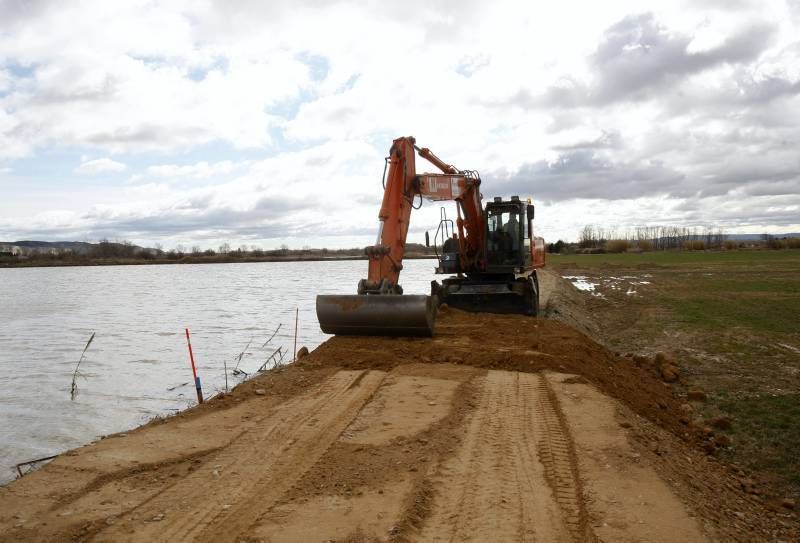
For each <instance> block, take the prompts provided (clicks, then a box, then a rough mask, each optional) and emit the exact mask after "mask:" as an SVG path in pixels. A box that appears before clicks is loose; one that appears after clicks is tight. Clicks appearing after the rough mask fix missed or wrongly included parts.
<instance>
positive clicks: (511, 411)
mask: <svg viewBox="0 0 800 543" xmlns="http://www.w3.org/2000/svg"><path fill="white" fill-rule="evenodd" d="M569 451H570V445H569V438H568V434H567V432H566V427H565V426H564V425H563V424H562V421H561V419H559V415H558V411H557V408H556V407H555V405H554V404H553V399H552V397H551V395H550V394H549V393H548V390H547V385H546V383H544V379H543V377H542V376H541V375H539V374H526V373H517V372H506V371H490V372H489V373H488V374H487V375H486V377H485V378H483V389H482V393H481V396H480V399H479V401H478V406H477V407H476V408H475V411H474V412H473V413H472V415H471V418H470V419H469V422H468V424H467V430H466V436H465V438H464V441H463V444H462V447H461V449H460V450H459V451H458V452H456V453H455V454H454V455H453V457H451V458H450V459H448V460H447V461H445V462H444V464H443V465H442V466H441V468H440V470H439V471H438V472H437V473H436V474H435V475H433V476H432V477H431V478H430V481H431V483H432V487H433V489H434V492H435V496H436V497H435V499H434V500H433V507H432V511H431V514H430V516H429V518H428V520H427V522H425V523H424V526H423V527H422V530H421V532H420V537H419V539H420V540H424V541H486V540H503V541H528V542H531V541H541V542H547V541H586V540H587V535H589V534H588V532H587V531H586V530H585V527H586V525H587V524H586V522H585V517H586V515H585V508H584V507H583V499H582V496H581V494H580V492H581V488H580V484H579V482H578V479H577V468H576V464H575V462H574V455H570V452H569ZM589 540H591V538H589Z"/></svg>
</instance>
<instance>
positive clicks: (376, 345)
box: [303, 308, 699, 438]
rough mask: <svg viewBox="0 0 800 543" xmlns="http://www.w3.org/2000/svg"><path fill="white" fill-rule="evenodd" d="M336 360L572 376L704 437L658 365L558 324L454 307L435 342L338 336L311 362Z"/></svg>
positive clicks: (354, 365)
mask: <svg viewBox="0 0 800 543" xmlns="http://www.w3.org/2000/svg"><path fill="white" fill-rule="evenodd" d="M332 361H335V363H336V364H337V365H338V366H341V367H345V368H350V369H368V368H369V369H382V370H390V369H392V368H394V367H395V366H398V365H401V364H408V363H411V362H423V363H451V364H463V365H467V366H473V367H478V368H488V369H501V370H511V371H521V372H540V371H542V370H553V371H559V372H563V373H572V374H576V375H580V376H582V377H583V378H585V379H587V380H588V381H590V382H591V383H593V384H594V385H596V386H597V387H598V388H600V389H601V390H602V391H603V392H605V393H606V394H608V395H610V396H612V397H614V398H617V399H619V400H621V401H622V402H624V403H625V404H626V405H628V406H629V407H630V408H631V409H633V410H634V411H636V412H637V413H639V414H641V415H643V416H645V417H647V418H648V419H650V420H652V421H655V422H657V423H658V424H659V425H660V426H663V427H666V428H668V429H669V430H671V431H673V432H674V433H677V434H679V435H683V436H684V437H689V436H695V434H696V432H695V431H693V430H690V429H689V428H687V426H685V425H683V424H682V423H681V422H680V420H679V419H680V417H681V412H680V402H679V401H678V400H677V399H676V398H675V397H674V396H673V394H672V389H671V388H670V387H669V386H667V385H665V384H664V383H663V382H662V381H661V380H660V379H659V378H658V376H657V372H656V371H655V370H654V369H653V368H651V367H649V366H648V365H646V364H643V365H637V364H636V363H634V361H633V360H632V359H629V358H625V357H620V356H617V355H616V354H614V353H612V352H611V351H609V350H608V349H606V348H605V347H603V346H601V345H600V344H598V343H596V342H595V341H593V340H592V339H590V338H589V337H587V336H586V335H584V334H583V333H581V332H579V331H577V330H575V329H573V328H570V327H569V326H567V325H565V324H563V323H561V322H558V321H554V320H550V319H539V318H521V317H520V316H519V315H488V314H481V313H467V312H464V311H459V310H456V309H452V308H449V309H446V310H445V311H442V312H441V314H440V315H439V317H438V323H437V326H436V337H434V338H414V339H410V338H387V337H346V336H336V337H334V338H331V339H330V340H328V341H327V342H325V343H324V344H323V345H321V346H320V347H318V348H317V349H316V350H315V351H314V352H313V353H311V355H309V356H308V357H307V358H305V359H304V360H303V364H304V365H306V366H308V367H323V366H325V365H327V364H330V363H331V362H332ZM697 437H698V438H699V435H697Z"/></svg>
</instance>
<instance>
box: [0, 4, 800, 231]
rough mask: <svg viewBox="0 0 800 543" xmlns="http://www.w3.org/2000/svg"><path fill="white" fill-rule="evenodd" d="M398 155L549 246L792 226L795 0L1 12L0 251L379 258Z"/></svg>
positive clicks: (13, 7) (1, 7) (798, 187)
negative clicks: (337, 253) (589, 233)
mask: <svg viewBox="0 0 800 543" xmlns="http://www.w3.org/2000/svg"><path fill="white" fill-rule="evenodd" d="M405 135H413V136H415V137H416V138H417V141H418V143H419V144H420V145H422V146H427V147H430V148H431V149H432V150H433V151H434V152H435V153H437V154H438V155H439V156H441V157H442V158H444V159H445V160H447V161H448V162H451V163H454V164H455V165H456V166H458V167H460V168H464V169H476V170H479V171H480V172H481V176H482V178H483V185H482V188H483V193H484V195H485V197H491V196H495V195H504V196H508V195H511V194H519V195H521V196H530V197H532V198H533V199H534V201H535V203H536V204H537V205H538V207H537V224H538V230H539V232H540V233H541V234H543V235H544V236H545V237H546V238H549V239H553V240H554V239H556V238H559V237H562V238H565V239H575V238H577V236H578V231H579V229H580V227H581V226H583V225H584V224H587V223H594V224H598V225H604V226H608V227H617V228H619V229H621V230H624V229H625V228H626V227H629V226H634V225H640V224H681V225H689V226H700V227H702V226H706V225H713V226H719V227H722V228H724V229H726V230H727V231H729V232H754V233H760V232H774V233H779V232H790V231H795V232H796V231H800V152H799V151H798V144H799V143H800V0H784V1H768V0H760V1H756V2H747V1H745V0H707V1H691V2H681V1H677V0H676V1H673V2H657V3H650V2H647V1H642V0H635V1H620V2H614V1H605V2H573V1H570V0H559V1H558V2H528V1H520V2H502V1H500V2H484V1H474V2H473V1H457V0H448V1H435V0H422V1H417V0H407V1H406V2H399V3H398V2H393V3H389V2H380V1H377V0H375V1H365V2H358V1H343V2H326V1H323V0H309V1H291V2H279V1H273V2H260V1H256V0H251V1H231V0H228V1H218V2H215V1H213V0H206V1H186V2H180V1H171V2H158V1H131V2H123V1H114V2H107V1H103V0H99V1H96V2H92V1H86V2H77V1H76V2H55V1H53V2H47V1H22V0H19V1H15V0H0V240H17V239H46V240H54V239H60V240H87V241H93V240H97V239H100V238H109V239H119V240H122V239H128V240H133V241H135V242H137V243H141V244H145V245H153V244H155V243H161V244H163V245H164V246H165V247H173V246H175V245H177V244H182V245H184V246H186V247H189V246H192V245H200V246H203V247H215V246H216V245H217V244H219V243H222V242H229V243H230V244H231V245H233V246H238V245H240V244H247V245H248V246H249V245H260V246H262V247H276V246H279V245H281V244H283V243H287V244H289V245H290V246H293V247H300V246H303V245H312V246H328V247H341V246H357V245H364V244H367V243H369V242H371V241H372V240H373V239H374V233H375V231H376V228H377V227H376V224H377V210H378V206H379V201H380V197H381V184H380V183H381V174H382V172H383V157H384V156H385V155H386V152H387V150H388V148H389V145H390V144H391V140H392V139H393V138H395V137H398V136H405ZM424 164H425V163H424V161H422V160H420V161H419V162H418V168H419V169H420V170H422V169H426V168H424ZM431 169H432V168H431ZM452 212H453V211H452V208H451V213H452ZM438 213H439V210H438V206H437V205H436V204H434V203H428V204H427V205H426V206H424V208H423V209H422V210H420V211H418V212H416V214H415V215H414V216H413V217H412V233H411V237H412V241H421V240H422V234H421V232H422V231H423V230H424V229H426V228H435V227H436V223H437V220H438Z"/></svg>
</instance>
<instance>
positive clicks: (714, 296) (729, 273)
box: [549, 250, 800, 334]
mask: <svg viewBox="0 0 800 543" xmlns="http://www.w3.org/2000/svg"><path fill="white" fill-rule="evenodd" d="M549 264H550V265H551V266H554V267H557V268H569V269H571V270H573V271H576V272H577V271H583V270H584V269H585V271H586V273H590V274H591V273H593V272H594V270H598V271H602V270H600V268H603V269H605V270H606V271H612V270H609V268H613V271H614V272H615V273H618V272H619V271H622V270H624V269H628V270H629V271H632V272H633V273H644V272H647V273H651V274H653V275H654V277H655V278H654V280H653V283H654V285H655V296H656V299H657V301H658V303H659V304H660V305H662V306H663V307H666V308H669V309H670V310H671V311H672V313H673V316H674V321H675V323H676V324H679V325H684V326H689V327H700V328H705V329H708V330H728V329H730V328H745V329H751V330H753V331H758V332H775V333H779V334H797V333H800V317H798V316H799V315H800V250H780V251H766V250H764V251H745V250H741V251H654V252H648V253H639V254H635V253H631V254H628V253H622V254H604V255H564V256H560V255H553V256H551V257H550V259H549Z"/></svg>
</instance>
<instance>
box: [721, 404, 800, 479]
mask: <svg viewBox="0 0 800 543" xmlns="http://www.w3.org/2000/svg"><path fill="white" fill-rule="evenodd" d="M717 404H718V405H719V408H720V409H722V410H723V411H725V412H727V413H730V414H731V415H732V416H733V417H734V421H735V430H736V434H735V436H734V438H735V440H736V443H735V449H734V451H735V452H736V453H737V454H736V455H738V456H745V457H751V458H752V457H756V456H757V457H758V467H760V468H762V469H767V470H769V471H772V472H774V473H777V474H778V475H780V476H781V477H782V478H784V479H785V480H787V481H788V482H789V484H791V485H792V486H793V487H794V488H795V490H800V454H798V451H800V423H799V422H798V421H800V394H785V395H776V396H762V397H758V398H748V399H743V400H742V399H734V398H732V397H730V395H728V394H723V395H722V397H721V398H718V399H717ZM736 455H734V456H736Z"/></svg>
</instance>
